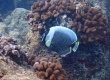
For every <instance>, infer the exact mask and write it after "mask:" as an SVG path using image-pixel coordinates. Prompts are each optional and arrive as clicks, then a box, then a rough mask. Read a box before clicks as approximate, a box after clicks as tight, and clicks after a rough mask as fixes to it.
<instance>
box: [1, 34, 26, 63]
mask: <svg viewBox="0 0 110 80" xmlns="http://www.w3.org/2000/svg"><path fill="white" fill-rule="evenodd" d="M0 55H1V56H2V57H3V58H5V57H6V56H9V57H10V58H11V59H12V60H14V61H15V62H17V63H18V64H21V63H23V62H24V61H26V50H25V49H22V47H21V46H20V45H18V44H17V40H16V39H13V38H11V37H4V36H2V35H1V36H0ZM6 60H7V59H6Z"/></svg>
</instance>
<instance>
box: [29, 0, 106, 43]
mask: <svg viewBox="0 0 110 80" xmlns="http://www.w3.org/2000/svg"><path fill="white" fill-rule="evenodd" d="M31 10H32V12H33V13H30V14H29V15H28V17H27V19H28V20H29V21H30V20H31V21H30V24H31V25H32V28H34V27H35V25H38V24H39V23H40V24H42V27H44V28H46V29H48V28H50V27H51V26H55V25H61V24H60V21H59V20H58V17H59V16H61V15H64V14H66V15H67V18H69V19H71V21H69V22H68V23H67V21H64V22H63V26H65V27H68V28H71V29H72V30H73V31H75V32H76V34H77V35H78V38H79V41H80V43H88V42H94V41H97V40H102V41H103V39H105V36H106V31H107V29H108V25H107V21H106V17H105V15H104V14H103V13H102V12H101V10H100V9H99V8H98V7H90V6H87V1H85V2H84V1H83V0H82V1H81V2H78V1H70V0H65V1H63V0H60V1H58V0H56V1H54V0H49V1H38V2H35V3H34V4H33V5H32V7H31ZM30 17H31V18H30ZM64 18H65V17H64V16H63V19H64ZM61 22H62V21H61ZM65 23H66V24H68V25H64V24H65ZM33 26H34V27H33ZM35 29H36V28H35Z"/></svg>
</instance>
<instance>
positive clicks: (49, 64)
mask: <svg viewBox="0 0 110 80" xmlns="http://www.w3.org/2000/svg"><path fill="white" fill-rule="evenodd" d="M30 57H31V58H29V60H30V59H32V57H33V59H36V58H37V57H35V58H34V56H33V55H32V56H30ZM33 61H34V65H33V70H34V72H35V73H36V75H37V76H38V77H39V78H41V79H49V80H64V79H65V77H64V76H65V75H66V72H65V70H64V69H63V68H62V65H61V63H60V62H59V61H57V60H56V59H54V58H51V59H47V58H38V59H37V61H36V60H33ZM32 63H33V62H32ZM32 63H31V64H32Z"/></svg>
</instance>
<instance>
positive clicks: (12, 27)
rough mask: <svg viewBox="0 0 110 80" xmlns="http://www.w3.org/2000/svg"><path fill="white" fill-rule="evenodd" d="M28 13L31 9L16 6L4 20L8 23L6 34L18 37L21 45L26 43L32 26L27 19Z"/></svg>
mask: <svg viewBox="0 0 110 80" xmlns="http://www.w3.org/2000/svg"><path fill="white" fill-rule="evenodd" d="M28 13H30V10H26V9H24V8H16V9H15V10H14V11H13V12H12V13H11V14H10V15H8V16H7V17H6V18H5V19H4V21H3V22H4V23H5V24H6V30H5V33H7V35H6V36H10V37H12V38H16V39H17V41H18V43H19V44H20V45H23V44H24V43H25V36H26V34H27V32H28V30H29V27H30V26H29V24H28V23H27V21H26V15H27V14H28Z"/></svg>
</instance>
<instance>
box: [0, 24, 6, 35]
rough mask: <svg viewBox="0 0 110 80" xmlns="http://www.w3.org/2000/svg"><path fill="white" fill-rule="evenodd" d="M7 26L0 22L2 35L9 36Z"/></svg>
mask: <svg viewBox="0 0 110 80" xmlns="http://www.w3.org/2000/svg"><path fill="white" fill-rule="evenodd" d="M6 27H7V26H6V24H5V23H3V22H0V34H3V35H7V33H6Z"/></svg>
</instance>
